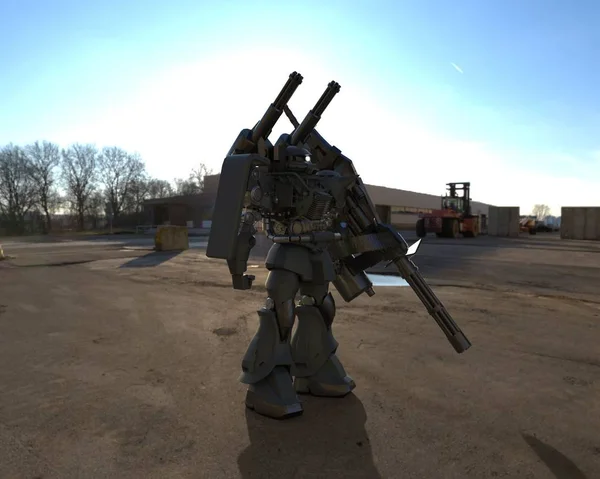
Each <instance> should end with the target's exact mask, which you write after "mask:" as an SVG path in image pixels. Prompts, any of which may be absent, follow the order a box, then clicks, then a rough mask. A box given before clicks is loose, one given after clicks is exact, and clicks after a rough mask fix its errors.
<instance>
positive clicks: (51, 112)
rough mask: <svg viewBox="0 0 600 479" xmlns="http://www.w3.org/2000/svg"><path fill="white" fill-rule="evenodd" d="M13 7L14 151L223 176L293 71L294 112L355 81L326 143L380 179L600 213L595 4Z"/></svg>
mask: <svg viewBox="0 0 600 479" xmlns="http://www.w3.org/2000/svg"><path fill="white" fill-rule="evenodd" d="M0 5H1V6H0V18H2V19H3V29H2V30H0V42H1V44H2V45H3V46H5V47H7V48H2V49H0V61H1V63H0V65H2V70H1V74H0V105H2V107H1V109H0V144H4V143H9V142H14V143H26V142H29V141H34V140H37V139H47V140H51V141H56V142H58V143H60V144H61V145H62V146H68V144H69V143H72V142H94V143H96V144H98V145H100V146H103V145H109V144H118V145H120V146H123V147H125V148H128V149H131V150H136V151H139V152H140V153H141V154H142V156H143V157H144V158H145V160H146V163H147V166H148V170H149V172H150V173H151V174H153V175H155V176H158V177H163V178H165V179H172V178H174V177H176V176H186V175H187V172H188V171H189V170H190V169H191V168H193V167H195V166H196V165H197V164H198V163H199V162H203V163H206V164H208V165H209V166H210V167H211V168H212V169H213V170H214V171H218V170H219V169H220V163H221V161H222V159H223V155H224V154H225V153H226V151H227V149H228V148H229V146H230V144H231V142H232V141H233V139H234V138H235V136H236V134H237V132H238V131H239V130H240V129H241V128H243V127H246V126H252V125H253V124H254V122H255V121H256V120H257V119H258V117H259V116H260V115H261V114H262V113H263V111H264V109H265V108H266V107H267V105H268V103H270V102H271V101H272V100H273V99H274V97H275V95H276V94H277V91H278V89H279V88H280V87H281V85H283V83H284V82H285V80H286V78H287V75H288V74H289V73H290V71H292V70H296V69H297V70H298V71H300V72H301V73H302V74H303V75H304V77H305V80H304V84H303V85H302V86H301V87H300V89H299V93H298V94H297V95H296V97H298V98H296V97H294V99H293V100H292V102H291V106H292V107H293V108H294V109H295V110H297V113H296V115H297V116H302V115H303V114H304V112H305V111H306V110H308V109H309V108H311V107H312V106H313V104H314V102H315V101H316V99H317V97H318V95H319V94H320V92H321V90H322V89H323V88H324V87H325V86H326V84H327V82H328V81H330V80H332V79H335V80H337V81H338V82H340V84H341V85H342V91H341V93H340V95H338V97H337V98H336V99H335V100H334V102H333V103H332V106H331V107H330V109H329V110H328V112H327V113H326V114H325V116H324V118H323V120H322V122H321V124H320V125H319V130H320V131H321V132H322V133H323V134H324V135H325V136H326V137H328V138H329V139H330V141H331V142H333V143H335V144H336V146H338V147H340V148H341V149H342V150H343V151H344V152H345V153H346V154H348V155H349V156H351V157H352V158H353V160H354V161H355V163H356V165H357V167H358V168H359V170H360V171H359V173H361V174H362V176H363V177H364V179H365V180H366V181H367V182H370V183H378V184H384V185H385V186H390V187H398V188H404V189H411V190H415V191H423V192H428V193H434V194H439V193H441V192H442V191H443V189H444V184H445V183H446V182H449V181H471V182H472V183H473V196H474V198H475V199H477V200H481V201H488V202H491V203H495V204H504V205H518V206H521V207H522V208H523V209H526V210H527V209H530V208H531V206H532V205H533V204H534V203H539V202H541V203H547V204H549V205H550V206H551V207H552V208H553V210H557V209H558V208H559V207H560V206H561V205H562V206H569V205H582V204H586V205H599V204H600V203H599V202H600V199H599V198H600V195H599V194H598V193H597V192H598V191H600V138H599V136H598V135H597V132H598V131H600V108H598V99H599V98H600V62H598V61H597V52H600V28H598V25H600V3H598V2H596V1H586V0H580V1H578V2H573V3H570V2H567V1H556V0H545V1H542V0H527V1H522V0H521V1H517V0H508V1H506V0H505V1H486V2H484V1H475V0H463V1H442V0H421V1H416V0H415V1H400V0H397V1H395V2H394V1H389V2H384V1H376V0H374V1H360V2H358V1H355V2H352V1H345V2H342V1H329V2H325V1H320V2H311V1H308V2H306V1H305V2H302V3H300V2H295V3H293V4H292V3H289V8H288V7H285V6H284V3H283V2H275V1H260V2H241V1H227V0H223V1H220V2H201V1H184V0H173V1H170V2H158V1H142V0H138V1H115V0H108V1H104V2H81V1H78V2H76V1H53V2H50V1H26V0H21V1H7V0H4V1H3V2H2V3H1V4H0ZM453 63H454V64H455V65H457V66H458V69H456V68H455V67H454V66H453V65H452V64H453ZM459 70H460V71H459ZM301 90H302V91H303V92H304V93H303V94H300V91H301ZM302 95H304V96H302ZM279 128H280V130H277V131H276V132H274V133H275V134H277V133H280V132H283V131H285V130H287V129H289V125H288V124H286V123H285V121H284V120H282V125H281V126H280V127H279ZM502 182H505V183H507V186H505V185H504V184H502ZM556 212H558V211H556Z"/></svg>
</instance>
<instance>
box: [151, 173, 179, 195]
mask: <svg viewBox="0 0 600 479" xmlns="http://www.w3.org/2000/svg"><path fill="white" fill-rule="evenodd" d="M173 195H174V191H173V187H172V186H171V183H169V182H168V181H166V180H159V179H156V178H153V179H150V180H148V196H149V197H150V198H167V197H169V196H173Z"/></svg>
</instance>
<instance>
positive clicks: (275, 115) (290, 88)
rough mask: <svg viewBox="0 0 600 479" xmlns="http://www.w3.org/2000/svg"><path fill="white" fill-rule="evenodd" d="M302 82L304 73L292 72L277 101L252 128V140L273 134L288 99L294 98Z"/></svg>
mask: <svg viewBox="0 0 600 479" xmlns="http://www.w3.org/2000/svg"><path fill="white" fill-rule="evenodd" d="M301 83H302V75H300V73H298V72H293V73H290V77H289V78H288V81H287V82H286V84H285V85H284V87H283V88H282V89H281V91H280V92H279V95H277V98H276V99H275V101H274V102H273V103H271V105H270V106H269V108H267V111H266V112H265V114H264V115H263V117H262V118H261V119H260V121H259V122H258V123H257V124H256V126H255V127H254V129H253V130H252V141H253V142H254V143H256V142H257V141H258V140H259V139H260V138H267V137H268V136H269V135H270V134H271V131H272V130H273V127H274V126H275V123H277V121H278V120H279V118H280V117H281V115H282V114H283V109H284V108H285V106H286V105H287V103H288V101H290V98H292V95H293V94H294V93H295V91H296V89H297V88H298V87H299V86H300V84H301Z"/></svg>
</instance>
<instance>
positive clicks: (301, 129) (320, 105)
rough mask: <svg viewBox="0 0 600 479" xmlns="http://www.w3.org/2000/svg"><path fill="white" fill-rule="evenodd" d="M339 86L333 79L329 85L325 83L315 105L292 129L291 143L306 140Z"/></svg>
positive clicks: (294, 143) (337, 91)
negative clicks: (323, 90) (323, 89)
mask: <svg viewBox="0 0 600 479" xmlns="http://www.w3.org/2000/svg"><path fill="white" fill-rule="evenodd" d="M340 88H341V87H340V84H339V83H337V82H335V81H332V82H329V85H327V88H326V90H325V92H324V93H323V94H322V95H321V98H319V101H318V102H317V104H316V105H315V107H314V108H313V109H312V110H310V111H309V112H308V114H307V115H306V117H304V120H302V123H300V125H299V126H298V127H297V128H296V129H294V132H293V133H292V136H291V140H290V143H291V144H292V145H297V144H298V143H303V142H304V141H305V140H306V138H307V137H308V135H310V133H311V132H312V131H313V129H314V128H315V126H317V123H319V120H320V119H321V115H322V114H323V112H324V111H325V108H327V107H328V106H329V103H331V100H333V97H334V96H335V95H337V94H338V93H339V91H340ZM288 116H289V115H288Z"/></svg>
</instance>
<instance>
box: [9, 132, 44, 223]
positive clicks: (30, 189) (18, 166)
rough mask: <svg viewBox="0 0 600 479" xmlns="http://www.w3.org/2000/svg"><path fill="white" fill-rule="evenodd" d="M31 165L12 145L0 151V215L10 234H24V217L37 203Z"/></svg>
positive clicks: (19, 149)
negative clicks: (5, 221) (6, 223)
mask: <svg viewBox="0 0 600 479" xmlns="http://www.w3.org/2000/svg"><path fill="white" fill-rule="evenodd" d="M30 170H31V165H30V163H29V160H28V158H27V156H26V155H25V152H24V151H23V149H22V148H20V147H18V146H14V145H12V144H10V145H7V146H5V147H4V148H2V150H0V214H2V216H4V217H5V218H6V220H7V222H8V225H9V229H10V231H11V232H14V233H17V234H22V233H24V232H25V217H26V216H27V214H28V213H29V212H30V211H31V210H32V209H33V208H34V207H35V204H36V201H37V188H36V184H35V182H34V181H33V179H32V177H31V171H30Z"/></svg>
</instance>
